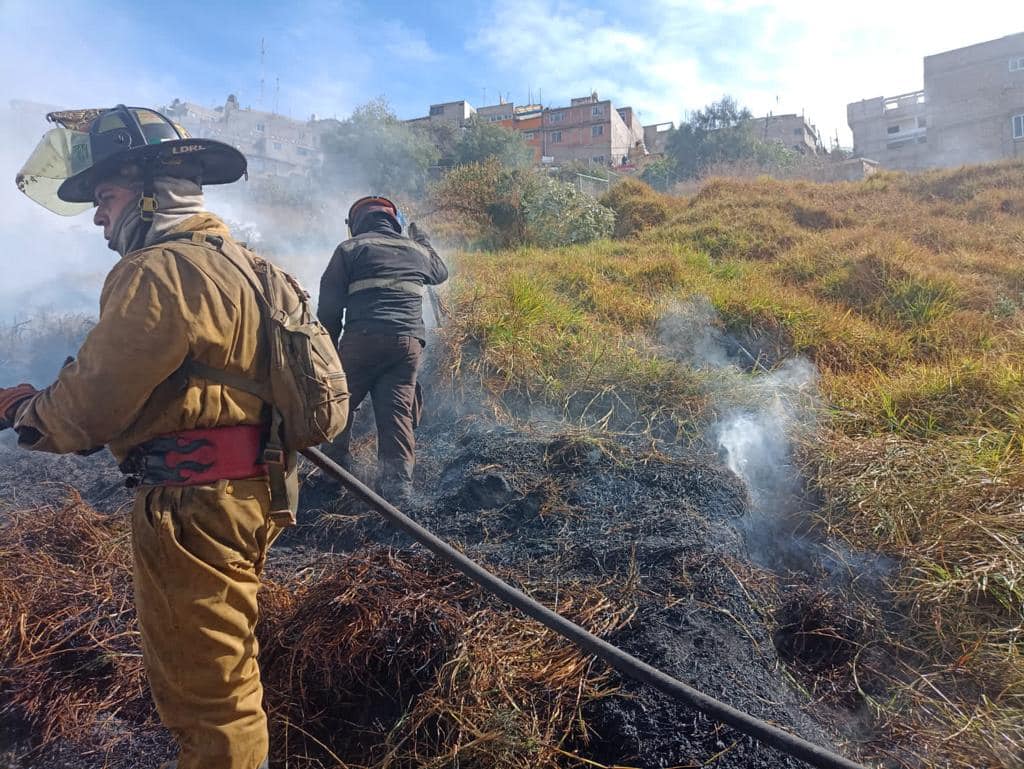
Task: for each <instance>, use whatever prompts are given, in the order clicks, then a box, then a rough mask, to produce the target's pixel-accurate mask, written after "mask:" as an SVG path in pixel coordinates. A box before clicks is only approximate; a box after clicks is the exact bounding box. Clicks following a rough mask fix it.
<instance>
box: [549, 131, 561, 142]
mask: <svg viewBox="0 0 1024 769" xmlns="http://www.w3.org/2000/svg"><path fill="white" fill-rule="evenodd" d="M551 143H552V144H561V143H562V132H561V131H552V132H551Z"/></svg>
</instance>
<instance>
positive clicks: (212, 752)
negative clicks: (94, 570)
mask: <svg viewBox="0 0 1024 769" xmlns="http://www.w3.org/2000/svg"><path fill="white" fill-rule="evenodd" d="M48 118H49V119H50V120H51V121H52V122H55V123H56V124H57V127H56V128H54V129H53V130H51V131H50V132H49V133H47V135H46V136H44V138H43V140H42V141H41V142H40V144H39V146H38V147H37V149H36V151H35V153H34V154H33V155H32V157H31V158H30V159H29V161H28V162H27V164H26V166H25V168H24V169H23V171H22V173H21V174H19V176H18V179H17V182H18V186H19V187H20V188H21V189H22V191H24V192H25V193H26V194H27V195H29V196H30V197H31V198H33V199H34V200H36V201H37V202H39V203H41V204H43V205H45V206H46V207H47V208H49V209H50V210H52V211H55V212H57V213H61V214H72V213H76V212H78V211H81V210H85V209H86V208H88V207H90V206H92V205H95V207H96V212H95V215H94V217H93V221H94V223H95V224H96V225H97V226H100V227H102V228H103V235H104V237H105V238H106V240H107V243H108V245H109V247H110V248H111V249H113V250H114V251H116V252H117V253H118V254H120V256H121V259H120V261H119V262H118V263H117V264H116V266H115V267H114V268H113V269H112V270H111V272H110V274H109V275H108V276H107V279H106V282H105V285H104V287H103V293H102V295H101V298H100V315H99V320H98V322H97V323H96V325H95V326H94V327H93V329H92V330H91V332H90V333H89V335H88V337H87V338H86V340H85V342H84V344H83V345H82V348H81V350H80V352H79V354H78V357H77V359H76V360H74V361H71V362H69V363H68V364H67V365H65V367H64V368H63V369H62V370H61V372H60V375H59V377H58V379H57V381H56V382H54V383H53V384H52V385H50V386H49V387H47V388H46V389H44V390H41V391H39V392H36V391H34V389H33V388H32V387H30V386H27V385H20V386H18V387H15V388H9V389H6V390H0V427H13V428H14V429H15V430H16V431H17V433H18V440H19V444H20V445H21V446H23V447H25V448H28V449H32V450H36V451H49V452H56V453H71V452H88V451H90V450H93V449H95V448H97V447H102V446H107V447H108V448H109V449H110V451H111V452H112V453H113V455H114V456H115V458H116V459H117V460H118V462H120V463H121V466H122V470H124V471H125V472H126V473H128V474H129V476H130V479H131V480H133V481H134V483H135V485H137V496H136V500H135V505H134V509H133V511H132V544H133V554H134V583H135V599H136V608H137V612H138V619H139V627H140V630H141V635H142V643H143V652H144V654H143V656H144V659H145V665H146V670H147V672H148V675H149V682H150V686H151V689H152V693H153V699H154V700H155V702H156V706H157V710H158V711H159V714H160V717H161V719H162V721H163V723H164V724H165V725H166V726H167V727H168V728H169V729H170V730H171V731H172V733H173V734H174V736H175V738H176V739H177V741H178V744H179V754H178V758H177V761H176V762H172V763H171V764H170V765H169V766H172V767H173V766H176V767H177V769H257V767H266V765H267V756H268V737H267V717H266V714H265V713H264V711H263V705H262V699H263V688H262V685H261V683H260V673H259V668H258V666H257V659H256V655H257V642H256V636H255V633H254V628H255V624H256V619H257V605H256V594H257V590H258V588H259V583H260V578H259V575H260V572H261V569H262V567H263V564H264V560H265V558H266V555H267V550H268V548H269V546H270V545H271V543H272V542H273V541H274V539H275V538H276V537H277V536H278V534H279V533H280V531H281V527H282V526H284V525H287V524H288V523H289V522H290V519H292V514H291V510H294V501H295V490H296V487H295V484H294V470H293V468H294V462H293V460H294V455H290V456H289V454H288V453H287V452H285V451H283V450H282V448H281V441H280V435H279V434H276V433H275V431H277V432H279V433H283V432H284V430H280V429H279V428H280V424H279V423H278V422H277V421H276V419H273V418H272V416H271V414H277V413H278V411H277V410H276V407H275V408H271V404H270V403H268V397H267V396H266V395H265V394H264V395H262V397H261V395H258V394H255V393H260V392H262V390H266V389H267V388H266V382H265V380H266V379H267V377H268V376H269V374H268V372H269V371H270V355H269V353H268V348H269V342H268V338H267V336H266V334H265V333H264V332H265V327H264V325H263V321H262V320H261V319H262V317H263V313H264V308H263V306H262V305H261V303H260V301H261V298H262V297H263V296H264V294H260V293H258V292H257V290H256V287H257V283H255V282H253V279H252V278H251V277H249V278H247V275H248V274H249V273H247V272H246V271H247V270H253V274H255V268H254V267H253V265H256V264H257V263H258V260H256V259H255V258H254V257H252V256H251V255H249V254H248V252H246V251H244V250H243V249H241V248H240V247H239V246H237V244H235V243H234V241H232V239H231V234H230V233H229V231H228V229H227V227H226V226H225V225H224V223H223V222H222V221H221V220H220V219H218V218H217V217H216V216H214V215H212V214H210V213H206V212H205V211H204V203H203V195H202V186H201V185H203V184H224V183H230V182H234V181H236V180H238V179H239V178H240V177H241V176H242V175H243V174H244V173H245V170H246V161H245V158H244V156H243V155H242V154H241V153H240V152H238V151H237V150H235V149H234V148H233V147H230V146H228V145H226V144H222V143H220V142H216V141H211V140H208V139H192V138H189V137H188V135H187V134H185V133H184V131H183V130H182V129H181V128H179V127H178V126H176V125H174V124H173V123H171V122H170V121H169V120H168V119H167V118H166V117H164V116H163V115H161V114H159V113H157V112H155V111H153V110H148V109H141V108H134V107H133V108H128V107H124V106H118V107H116V108H114V109H109V110H80V111H75V112H63V113H51V115H49V116H48ZM232 255H234V256H232ZM239 255H241V256H239ZM241 260H248V265H249V266H248V267H246V266H245V265H241V266H239V264H236V261H238V262H240V261H241ZM260 264H263V265H266V263H264V262H260ZM243 267H244V269H243ZM264 274H265V273H264ZM317 327H318V328H319V326H317ZM321 330H322V329H321ZM331 355H334V353H333V351H332V352H331ZM335 360H336V357H335ZM338 371H339V372H340V367H339V368H338ZM338 376H339V377H340V376H341V375H340V373H339V374H338ZM261 380H264V381H262V382H261ZM336 384H337V385H338V408H337V409H336V411H335V414H336V415H337V414H339V413H340V412H341V411H343V410H344V407H345V404H344V400H345V399H347V393H346V392H345V391H344V379H343V377H342V378H340V379H339V381H338V382H337V383H336ZM250 385H251V386H250ZM345 414H347V411H345ZM340 419H341V420H342V421H341V422H340V423H339V424H336V425H335V427H336V429H335V430H333V431H332V433H336V432H337V430H339V429H340V428H341V427H342V426H343V424H344V421H343V420H344V416H341V417H340ZM272 422H273V425H272ZM289 492H290V493H289ZM284 497H288V498H287V499H284ZM289 508H290V509H289Z"/></svg>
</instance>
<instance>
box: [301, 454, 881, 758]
mask: <svg viewBox="0 0 1024 769" xmlns="http://www.w3.org/2000/svg"><path fill="white" fill-rule="evenodd" d="M302 453H303V454H304V455H305V456H306V458H308V459H309V460H310V461H311V462H312V463H313V464H315V465H316V466H317V467H319V468H320V469H321V470H323V471H324V472H325V473H327V474H328V475H331V476H333V477H335V478H337V479H338V480H339V481H341V482H342V483H343V484H345V486H347V487H348V488H349V489H350V490H351V491H352V492H353V493H354V494H355V495H356V496H357V497H359V498H361V499H362V500H363V501H365V502H367V503H368V504H370V505H371V506H373V507H374V508H376V509H377V511H378V512H379V513H380V514H381V515H383V516H384V517H385V518H387V519H388V520H389V521H391V523H393V524H395V525H396V526H398V527H399V528H401V529H403V530H405V531H406V532H407V533H408V534H410V535H411V536H412V537H413V538H414V539H415V540H416V541H418V542H419V543H420V544H422V545H423V546H424V547H426V548H427V549H428V550H430V551H431V552H432V553H434V554H435V555H439V556H441V557H442V558H444V559H445V560H446V561H448V562H449V563H451V564H452V565H453V566H455V568H457V569H458V570H459V571H461V572H462V573H463V574H465V575H466V576H467V577H469V578H470V579H471V580H473V581H474V582H476V583H477V584H478V585H480V586H481V587H483V588H485V589H486V590H489V591H490V592H491V593H494V595H496V596H498V597H499V598H502V599H504V600H505V601H507V602H508V603H510V604H512V606H514V607H516V608H517V609H519V610H520V611H521V612H523V613H524V614H526V615H527V616H529V617H532V618H533V619H535V620H537V621H538V622H540V623H542V624H543V625H545V626H546V627H548V628H550V629H551V630H554V631H555V632H556V633H558V634H560V635H562V636H564V637H565V638H567V639H569V640H570V641H572V642H573V643H574V644H576V646H578V647H579V648H581V649H582V650H583V651H585V652H588V653H590V654H593V655H594V656H596V657H600V658H601V659H602V660H604V661H605V662H607V663H608V664H609V665H611V666H612V667H613V668H615V669H616V670H617V671H619V672H620V673H622V674H623V675H625V676H628V677H630V678H633V679H636V680H637V681H641V682H643V683H646V684H650V685H651V686H653V687H654V688H655V689H657V690H658V691H660V692H663V693H664V694H667V695H669V696H670V697H674V698H675V699H678V700H682V701H683V702H685V703H686V704H687V705H689V706H690V707H692V708H694V709H696V710H699V711H700V712H701V713H704V714H706V715H708V716H710V717H711V718H713V719H715V720H716V721H720V722H722V723H725V724H728V725H729V726H731V727H733V728H734V729H736V730H737V731H740V732H743V733H744V734H747V735H750V736H751V737H753V738H755V739H757V740H760V741H761V742H763V743H764V744H765V745H771V746H772V747H773V748H777V749H778V750H781V751H782V752H783V753H787V754H789V755H791V756H794V757H796V758H799V759H800V760H802V761H806V762H807V763H808V764H810V765H811V766H816V767H819V769H865V767H863V766H861V765H860V764H857V763H854V762H853V761H850V760H849V759H846V758H843V757H842V756H840V755H837V754H835V753H833V752H831V751H830V750H826V749H825V748H823V747H821V746H820V745H815V744H814V743H812V742H808V741H807V740H804V739H802V738H800V737H797V736H796V735H795V734H790V733H789V732H787V731H784V730H782V729H779V728H778V727H777V726H772V725H771V724H769V723H766V722H765V721H762V720H761V719H759V718H754V717H753V716H751V715H749V714H747V713H744V712H743V711H742V710H737V709H736V708H733V707H730V706H729V705H726V704H725V703H724V702H719V701H718V700H716V699H714V698H713V697H709V696H708V695H706V694H704V693H702V692H699V691H697V690H696V689H694V688H693V687H691V686H687V685H686V684H684V683H683V682H682V681H679V680H677V679H675V678H672V676H670V675H668V674H666V673H663V672H661V671H660V670H658V669H657V668H653V667H651V666H650V665H648V664H647V663H646V662H642V661H640V660H638V659H637V658H636V657H634V656H632V655H631V654H627V653H626V652H624V651H623V650H622V649H619V648H617V647H615V646H612V645H611V644H610V643H608V642H607V641H602V640H601V639H600V638H598V637H597V636H596V635H594V634H593V633H590V632H588V631H587V630H584V629H583V628H582V627H580V626H579V625H577V624H576V623H574V622H570V621H569V620H567V619H566V618H565V617H563V616H562V615H560V614H556V613H555V612H553V611H551V609H549V608H547V607H546V606H544V605H543V604H540V603H538V602H537V601H535V600H533V599H532V598H530V597H529V596H528V595H526V594H525V593H522V592H520V591H519V590H516V588H514V587H512V586H511V585H509V584H507V583H506V582H503V581H502V580H500V579H498V578H497V577H495V576H494V575H493V574H491V573H490V572H489V571H487V570H486V569H484V568H483V567H481V566H479V565H478V564H477V563H475V562H474V561H472V560H470V559H469V558H467V557H466V556H464V555H463V554H462V553H460V552H459V551H458V550H456V549H455V548H453V547H452V546H451V545H448V544H447V543H445V542H444V541H442V540H441V539H439V538H438V537H436V536H434V535H433V534H432V533H430V532H429V531H427V530H426V529H424V528H423V527H422V526H420V525H419V524H418V523H416V522H415V521H414V520H412V519H411V518H409V517H408V516H406V515H405V514H404V513H402V512H401V511H400V510H399V509H398V508H396V507H395V506H394V505H392V504H391V503H390V502H388V501H387V500H386V499H384V498H383V497H381V496H380V495H378V494H376V493H374V491H373V490H372V489H370V488H369V487H368V486H367V485H366V484H364V483H362V482H361V481H360V480H359V479H358V478H356V477H355V476H354V475H352V474H351V473H350V472H348V471H347V470H345V468H343V467H341V465H339V464H337V463H336V462H334V461H332V460H331V459H330V458H329V457H327V456H326V455H325V454H324V453H323V452H322V451H320V450H319V449H305V450H304V451H303V452H302Z"/></svg>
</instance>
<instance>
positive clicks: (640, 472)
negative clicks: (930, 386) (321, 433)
mask: <svg viewBox="0 0 1024 769" xmlns="http://www.w3.org/2000/svg"><path fill="white" fill-rule="evenodd" d="M419 441H420V454H421V458H422V459H421V462H420V465H419V467H418V470H417V487H418V488H419V489H422V490H423V491H424V493H423V494H422V495H421V496H420V497H419V498H418V499H417V500H416V501H415V503H414V505H413V506H412V507H411V508H410V509H409V511H408V512H409V513H410V514H411V515H412V516H413V517H414V518H415V519H416V520H417V521H419V522H420V523H421V524H423V525H425V526H427V527H428V528H430V529H432V530H433V531H435V532H436V533H437V534H438V535H439V536H441V537H442V538H444V539H446V540H449V541H452V542H454V543H456V544H457V545H458V546H460V547H462V548H464V549H465V551H466V552H467V553H468V554H469V555H470V556H471V557H473V558H475V559H477V560H479V561H480V562H482V563H484V564H485V565H488V566H490V567H493V568H494V569H497V570H498V571H499V572H500V573H501V574H502V575H503V576H505V577H506V578H508V579H511V580H512V581H514V582H517V583H518V584H519V585H520V586H521V587H523V588H524V589H526V590H527V591H529V590H530V589H531V586H532V585H533V584H535V583H537V582H539V581H542V580H543V581H545V582H546V583H547V584H550V583H551V582H552V581H554V583H555V584H556V585H558V584H560V583H561V582H564V583H565V584H566V585H569V584H570V583H573V582H583V583H586V584H591V585H596V586H599V587H600V589H601V591H602V592H603V593H604V594H605V595H607V596H609V597H610V599H611V600H612V601H613V602H614V603H615V605H617V606H619V607H626V608H628V610H629V611H630V612H632V618H631V619H630V621H629V622H628V624H626V625H625V626H624V627H623V628H622V629H620V630H618V631H617V632H615V633H613V634H612V635H611V637H610V638H609V640H611V641H612V642H613V643H615V644H617V645H620V646H621V647H622V648H624V649H626V650H627V651H629V652H630V653H632V654H634V655H636V656H638V657H639V658H641V659H643V660H645V661H647V662H649V663H650V664H652V665H655V666H656V667H659V668H661V669H663V670H665V671H667V672H669V673H670V674H672V675H674V676H676V677H678V678H679V679H681V680H683V681H685V682H688V683H690V684H692V685H694V686H695V687H697V688H699V689H701V690H702V691H705V692H707V693H708V694H710V695H712V696H715V697H718V698H720V699H721V700H723V701H725V702H727V703H729V704H731V705H733V706H735V707H738V708H741V709H744V710H746V711H748V712H750V713H752V714H754V715H756V716H759V717H761V718H765V719H767V720H768V721H770V722H772V723H775V724H778V725H780V726H783V727H784V728H787V729H790V730H792V731H794V732H795V733H797V734H799V735H801V736H803V737H804V738H806V739H808V740H812V741H814V742H818V743H821V744H823V745H828V746H830V747H833V748H836V747H838V748H840V749H841V750H843V751H844V752H847V753H850V752H851V748H852V747H853V746H852V745H850V744H849V742H848V740H850V739H854V740H856V737H855V735H854V732H855V731H857V729H855V726H854V725H855V724H856V723H857V721H858V719H857V718H856V714H855V710H856V708H857V707H858V706H859V704H860V703H858V702H857V701H856V698H853V700H850V701H848V702H846V703H844V705H845V706H846V707H842V708H837V707H835V706H834V705H825V704H824V703H822V702H820V701H819V702H815V701H813V700H812V699H810V698H809V697H808V695H807V694H806V693H805V692H804V691H802V690H801V688H800V687H799V686H798V685H797V684H796V680H795V679H794V678H793V677H792V674H791V673H789V672H787V671H788V670H789V669H790V667H788V666H787V665H791V666H792V669H793V670H794V671H796V673H797V674H798V675H800V676H808V675H828V672H829V671H830V670H831V669H832V668H834V667H836V666H838V665H841V664H843V663H845V662H847V661H848V659H849V655H850V654H852V653H853V652H852V650H853V649H854V648H855V645H856V643H857V638H856V637H853V638H850V639H847V638H846V637H845V635H846V634H855V633H856V632H857V631H858V630H859V627H858V626H856V623H855V622H854V621H853V620H850V622H853V623H854V624H853V625H850V624H846V625H843V624H842V622H845V621H846V620H844V619H843V618H844V617H846V616H847V615H848V614H849V612H846V613H844V612H842V611H840V610H839V608H840V607H838V606H836V605H835V600H838V599H835V600H833V602H832V603H829V602H828V601H827V600H823V599H820V598H815V597H814V595H812V593H810V592H807V591H804V592H799V593H794V594H793V595H791V596H789V597H788V598H783V599H778V598H777V596H778V585H777V582H776V577H775V576H774V575H771V574H769V573H767V572H766V571H764V570H763V569H762V568H760V567H755V566H753V565H752V563H751V559H750V557H749V555H748V552H747V547H746V545H745V543H744V539H743V537H742V536H741V534H740V533H738V524H739V523H740V522H741V521H742V520H743V519H744V516H747V515H749V510H748V504H749V501H748V495H747V492H746V490H745V489H744V487H743V485H742V483H741V482H740V481H739V480H738V479H737V478H736V477H735V476H734V475H733V474H732V473H730V472H729V471H728V470H727V469H725V468H724V467H722V466H721V464H720V462H719V461H718V459H717V458H716V457H715V456H713V455H710V454H708V455H702V454H694V453H692V452H690V451H684V450H683V449H680V448H678V447H675V448H674V447H671V446H657V447H655V446H653V445H652V444H651V443H650V441H649V440H646V441H645V440H643V439H640V438H639V437H632V438H631V437H624V436H610V435H603V436H595V435H590V434H586V433H584V432H580V431H577V430H570V429H567V428H566V427H565V426H564V425H557V424H551V425H546V426H540V427H536V426H535V427H533V428H531V429H528V430H527V429H514V428H512V427H508V426H502V425H497V424H495V423H493V422H491V421H488V420H484V419H480V418H475V417H462V418H461V419H458V418H455V417H454V416H453V415H446V418H445V419H444V420H441V419H438V418H435V419H434V420H433V422H432V423H431V424H427V425H425V426H424V427H423V428H422V429H421V431H420V434H419ZM362 450H363V452H364V456H366V457H369V456H370V454H371V453H372V445H370V443H369V441H364V442H363V444H362ZM304 474H305V476H306V477H305V483H304V487H303V488H304V491H303V499H302V507H303V511H302V513H301V514H300V521H301V525H300V526H299V527H297V529H295V530H293V531H291V532H289V533H288V535H287V536H286V537H285V538H284V539H283V540H282V541H281V543H280V546H279V547H278V548H277V549H276V550H275V551H274V553H273V554H272V557H271V569H272V570H273V569H274V568H283V569H290V570H293V571H294V570H295V569H297V568H301V566H302V561H303V560H304V559H308V560H313V559H315V558H316V557H317V555H318V553H320V552H324V551H352V550H358V549H360V548H367V547H369V548H372V547H374V546H375V545H377V544H381V543H383V544H386V545H388V546H391V547H396V548H399V549H400V550H402V549H405V548H411V549H413V550H415V549H417V548H415V547H413V546H412V544H411V543H410V542H409V540H408V539H407V538H406V537H405V536H404V535H402V534H398V533H395V532H393V531H392V530H390V529H389V528H388V527H386V526H385V525H384V524H382V523H381V522H380V520H379V519H378V518H377V516H376V515H375V514H373V513H371V512H369V511H367V510H366V509H365V508H364V507H362V505H361V504H360V503H357V502H355V501H354V500H353V499H352V498H351V497H348V496H346V495H344V494H343V493H342V492H341V490H340V489H339V487H338V486H337V484H336V483H335V482H333V481H331V480H329V479H326V478H324V477H323V476H322V475H321V474H320V473H319V471H315V470H313V469H312V468H310V467H306V468H305V469H304ZM69 485H70V486H73V487H75V488H77V489H78V490H80V492H81V493H82V495H83V497H84V498H85V499H86V500H87V501H88V502H90V503H91V504H93V505H94V506H96V507H97V509H99V510H114V509H116V508H117V507H119V506H123V505H124V504H125V503H126V502H127V501H128V495H127V492H125V491H124V490H123V487H122V486H121V480H120V475H119V473H118V472H117V470H116V468H115V467H114V465H113V463H112V461H111V460H110V459H109V457H107V456H106V455H97V456H94V457H91V458H79V457H50V456H41V455H32V454H29V453H27V452H20V451H15V450H13V449H11V448H10V446H9V442H8V443H7V445H0V500H2V502H0V504H2V505H3V506H9V507H10V508H11V509H15V508H18V509H24V508H26V507H31V506H33V505H38V504H47V503H50V504H52V503H53V502H54V501H55V500H59V499H60V498H61V497H62V496H63V495H64V494H66V489H67V486H69ZM808 590H810V589H808ZM554 599H555V608H557V604H558V600H559V595H558V593H557V590H556V592H555V595H554ZM773 602H776V603H778V605H777V606H776V605H774V603H773ZM494 610H496V611H504V610H505V609H503V608H502V607H500V606H495V607H494ZM508 611H511V610H508ZM847 708H850V709H849V710H848V709H847ZM396 717H397V712H391V713H386V714H383V715H382V716H381V718H382V719H383V720H384V721H387V719H388V718H391V719H394V718H396ZM586 717H587V722H588V725H589V740H577V743H578V744H574V745H572V746H571V748H572V750H573V751H577V752H578V753H579V754H580V755H582V756H585V757H586V758H588V759H589V760H592V761H595V762H597V763H599V764H602V765H606V766H612V765H616V766H630V767H644V768H647V767H651V768H652V769H653V768H655V767H675V766H700V765H704V764H705V763H706V762H709V761H712V762H713V763H714V765H715V766H718V767H736V768H737V769H738V768H739V767H766V768H767V767H789V766H792V767H797V766H801V765H802V764H800V763H799V762H797V761H795V760H791V759H788V758H786V757H785V756H783V755H781V754H779V753H777V752H776V751H774V750H772V749H769V748H765V747H763V746H760V745H758V744H757V743H755V742H753V741H752V740H750V739H749V738H746V737H743V736H741V735H738V734H737V733H734V732H733V731H731V730H729V729H727V728H723V727H721V726H719V725H717V724H715V723H713V722H710V721H709V720H708V719H706V718H704V717H702V716H700V715H698V714H696V713H694V712H693V711H690V710H689V709H687V708H685V707H682V706H680V705H677V704H675V703H673V702H671V701H669V700H668V699H667V698H665V697H663V696H662V695H659V694H657V693H654V692H651V691H649V690H647V689H644V688H643V687H640V686H638V685H635V684H633V683H631V682H624V683H622V685H621V689H620V691H619V693H618V694H616V695H615V696H611V697H608V698H605V699H601V700H598V701H596V702H595V703H593V704H592V705H591V706H590V707H589V708H588V710H587V713H586ZM388 726H389V725H388V724H386V723H381V724H378V727H379V728H381V729H385V730H386V727H388ZM364 728H365V725H364ZM15 736H16V737H17V738H18V741H20V742H22V743H24V742H25V740H26V738H27V739H28V741H29V742H30V741H31V738H32V735H25V734H23V733H22V734H17V733H16V732H15ZM140 739H144V740H149V739H152V737H150V736H142V735H140ZM164 749H166V745H164ZM159 752H160V751H154V750H153V749H152V748H150V749H148V750H147V751H146V754H147V755H149V756H153V755H155V753H159ZM48 760H49V761H50V765H51V766H54V767H61V766H64V767H69V768H70V767H77V766H80V765H81V764H80V763H76V760H78V759H77V758H76V757H75V756H69V755H67V754H66V753H63V754H62V751H60V750H59V749H58V750H56V751H50V752H49V753H48Z"/></svg>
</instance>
